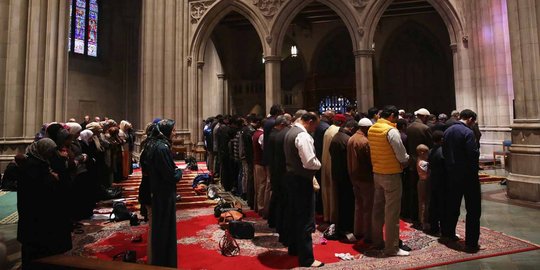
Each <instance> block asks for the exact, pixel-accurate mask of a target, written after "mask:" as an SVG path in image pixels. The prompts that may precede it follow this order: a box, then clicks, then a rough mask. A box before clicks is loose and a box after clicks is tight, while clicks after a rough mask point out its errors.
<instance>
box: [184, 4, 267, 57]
mask: <svg viewBox="0 0 540 270" xmlns="http://www.w3.org/2000/svg"><path fill="white" fill-rule="evenodd" d="M232 11H235V12H238V13H239V14H240V15H242V16H244V17H245V18H246V19H247V20H248V21H249V22H250V23H251V25H252V26H253V28H255V31H256V32H257V34H258V36H259V39H260V41H261V46H262V48H263V52H266V50H267V49H266V48H267V47H266V46H265V44H266V42H264V39H265V37H266V36H267V35H268V31H267V27H266V24H265V20H264V18H262V17H261V15H260V14H259V13H258V12H257V11H255V10H253V9H252V7H251V6H250V5H247V4H245V3H244V2H242V1H232V0H225V1H219V2H218V3H216V4H215V5H213V6H211V7H210V8H209V9H208V11H207V12H206V14H205V15H204V17H202V18H201V20H200V21H199V22H198V25H197V28H196V29H195V31H194V34H193V38H192V41H191V45H190V50H189V51H190V55H191V56H192V57H193V58H194V59H193V60H194V62H195V63H197V62H200V61H204V52H205V48H206V43H207V42H208V40H209V39H210V35H211V34H212V31H214V28H215V27H216V25H217V24H219V23H220V22H221V19H223V18H224V17H225V16H227V14H229V13H230V12H232Z"/></svg>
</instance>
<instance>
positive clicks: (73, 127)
mask: <svg viewBox="0 0 540 270" xmlns="http://www.w3.org/2000/svg"><path fill="white" fill-rule="evenodd" d="M66 126H68V127H69V133H70V134H71V135H77V133H79V132H80V131H81V130H82V127H81V125H79V124H77V123H73V122H68V123H66Z"/></svg>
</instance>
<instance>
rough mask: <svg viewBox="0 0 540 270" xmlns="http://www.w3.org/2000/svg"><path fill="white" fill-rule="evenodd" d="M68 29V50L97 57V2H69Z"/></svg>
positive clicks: (79, 0) (78, 0)
mask: <svg viewBox="0 0 540 270" xmlns="http://www.w3.org/2000/svg"><path fill="white" fill-rule="evenodd" d="M69 14H70V26H71V27H70V29H69V38H68V46H69V47H68V50H69V51H72V52H74V53H78V54H85V55H88V56H93V57H97V52H98V14H99V4H98V0H70V1H69Z"/></svg>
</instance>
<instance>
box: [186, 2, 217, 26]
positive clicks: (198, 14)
mask: <svg viewBox="0 0 540 270" xmlns="http://www.w3.org/2000/svg"><path fill="white" fill-rule="evenodd" d="M214 2H215V0H203V1H191V2H190V3H189V14H190V16H191V23H198V22H199V20H200V19H201V18H202V17H203V16H204V14H205V13H206V11H207V10H208V8H209V7H210V6H211V5H212V4H213V3H214Z"/></svg>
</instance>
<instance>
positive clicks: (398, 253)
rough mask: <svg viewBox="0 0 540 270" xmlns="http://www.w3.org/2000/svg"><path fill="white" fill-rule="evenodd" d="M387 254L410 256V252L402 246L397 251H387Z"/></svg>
mask: <svg viewBox="0 0 540 270" xmlns="http://www.w3.org/2000/svg"><path fill="white" fill-rule="evenodd" d="M386 255H387V256H409V255H410V253H409V252H408V251H405V250H403V249H401V248H400V249H398V251H397V252H396V253H390V254H388V253H387V254H386Z"/></svg>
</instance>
